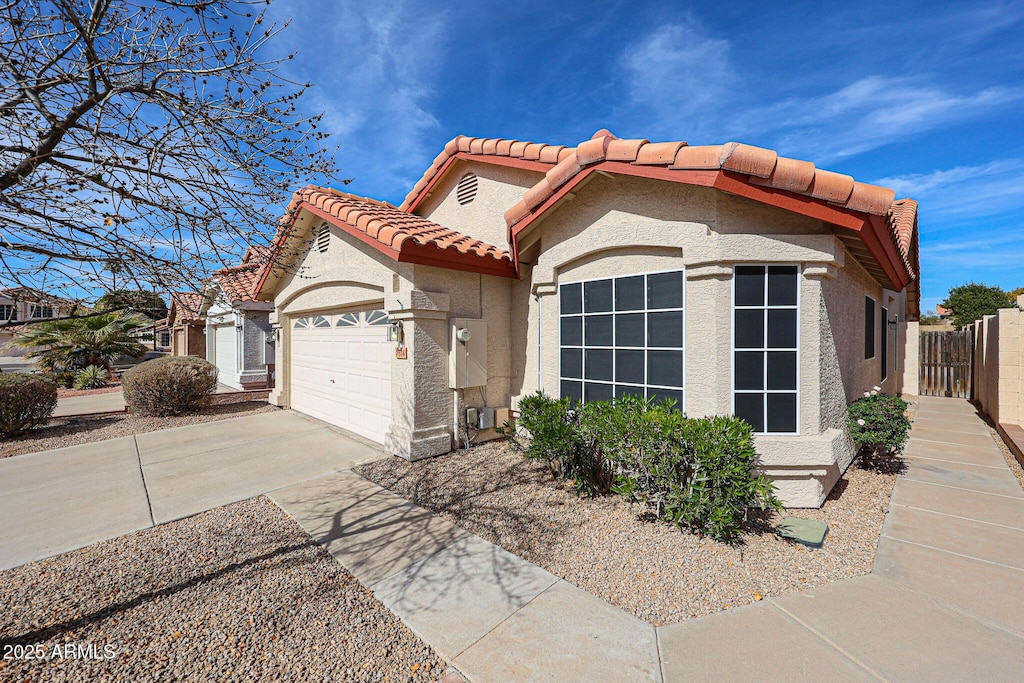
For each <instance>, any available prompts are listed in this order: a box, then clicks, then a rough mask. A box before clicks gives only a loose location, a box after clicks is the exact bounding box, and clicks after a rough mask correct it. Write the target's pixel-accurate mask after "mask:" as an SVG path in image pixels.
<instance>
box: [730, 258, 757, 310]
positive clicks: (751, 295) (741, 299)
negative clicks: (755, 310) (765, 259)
mask: <svg viewBox="0 0 1024 683" xmlns="http://www.w3.org/2000/svg"><path fill="white" fill-rule="evenodd" d="M734 277H735V278H736V305H737V306H764V267H763V266H736V270H735V274H734Z"/></svg>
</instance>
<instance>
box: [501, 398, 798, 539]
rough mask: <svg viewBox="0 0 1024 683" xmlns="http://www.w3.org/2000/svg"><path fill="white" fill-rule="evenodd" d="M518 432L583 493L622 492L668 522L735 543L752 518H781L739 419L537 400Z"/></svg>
mask: <svg viewBox="0 0 1024 683" xmlns="http://www.w3.org/2000/svg"><path fill="white" fill-rule="evenodd" d="M518 426H519V427H522V428H523V429H525V430H526V431H527V432H529V434H530V436H531V440H530V441H529V442H525V439H524V438H523V436H522V435H518V434H511V435H510V437H511V439H512V442H513V445H514V446H515V447H517V448H519V449H520V450H522V451H523V452H524V453H525V454H526V456H527V457H531V458H537V459H542V460H546V461H548V462H557V463H558V464H559V467H557V468H553V469H554V470H555V471H556V472H557V473H559V474H561V476H563V477H565V478H567V479H573V480H574V482H575V484H576V489H577V491H579V492H586V493H600V492H604V491H608V490H610V491H614V492H615V493H618V494H619V495H622V496H624V497H626V498H627V499H628V500H630V501H631V502H633V503H638V504H640V505H641V506H642V507H643V508H644V509H646V510H647V511H649V512H650V513H652V514H653V515H655V516H656V517H658V518H659V519H663V520H665V521H668V522H671V523H672V524H675V525H676V526H679V527H686V528H689V529H691V530H693V531H696V532H698V533H702V534H705V535H707V536H709V537H711V538H714V539H716V540H720V541H723V542H726V543H735V542H737V541H738V539H739V534H740V530H741V528H742V524H743V521H744V519H745V516H746V513H747V510H749V509H750V508H754V507H756V508H759V509H761V510H767V509H772V510H781V509H782V505H781V503H780V502H779V501H778V499H777V498H776V497H775V493H774V486H773V485H772V483H771V482H770V481H769V480H768V479H767V477H765V476H764V475H762V474H758V473H757V469H756V468H757V461H758V458H757V452H756V450H755V449H754V441H753V431H752V429H751V427H750V425H748V424H747V423H746V422H744V421H742V420H739V419H737V418H735V417H712V418H702V419H691V418H687V417H686V416H685V415H683V414H682V413H681V412H680V411H678V410H676V409H675V405H674V403H673V402H671V401H666V402H663V403H655V402H653V401H651V400H650V399H643V398H638V397H629V396H627V397H624V398H622V399H618V400H616V401H614V402H611V403H609V402H594V403H586V404H582V405H580V406H578V407H577V408H576V409H573V408H572V407H571V404H570V402H569V400H568V399H558V400H556V399H552V398H549V397H547V396H544V395H543V394H540V393H538V394H534V395H533V396H529V397H527V398H525V399H523V400H522V401H521V402H520V404H519V419H518Z"/></svg>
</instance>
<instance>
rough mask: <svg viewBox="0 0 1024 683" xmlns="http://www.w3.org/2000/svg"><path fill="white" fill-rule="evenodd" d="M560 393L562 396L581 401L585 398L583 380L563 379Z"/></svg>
mask: <svg viewBox="0 0 1024 683" xmlns="http://www.w3.org/2000/svg"><path fill="white" fill-rule="evenodd" d="M559 395H560V396H561V398H566V397H568V398H571V399H572V400H573V401H579V400H580V399H582V398H583V382H572V381H569V380H564V379H563V380H562V384H561V388H560V391H559Z"/></svg>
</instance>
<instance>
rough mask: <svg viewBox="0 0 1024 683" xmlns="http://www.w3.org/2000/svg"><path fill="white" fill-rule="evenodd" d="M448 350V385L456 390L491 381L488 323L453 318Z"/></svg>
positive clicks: (474, 319) (472, 319)
mask: <svg viewBox="0 0 1024 683" xmlns="http://www.w3.org/2000/svg"><path fill="white" fill-rule="evenodd" d="M450 323H451V346H450V347H449V353H448V386H449V387H451V388H452V389H465V388H466V387H482V386H484V385H485V384H487V322H486V321H484V320H478V319H476V318H452V319H451V321H450Z"/></svg>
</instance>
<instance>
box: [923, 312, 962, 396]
mask: <svg viewBox="0 0 1024 683" xmlns="http://www.w3.org/2000/svg"><path fill="white" fill-rule="evenodd" d="M920 339H921V354H920V358H921V369H920V371H919V373H918V378H919V379H918V393H919V394H920V395H921V396H952V397H954V398H970V397H971V366H972V359H973V353H972V352H973V350H974V334H973V333H972V331H971V329H970V328H968V329H965V330H957V331H955V332H922V333H921V336H920Z"/></svg>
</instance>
